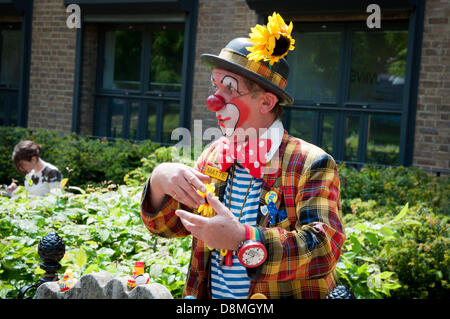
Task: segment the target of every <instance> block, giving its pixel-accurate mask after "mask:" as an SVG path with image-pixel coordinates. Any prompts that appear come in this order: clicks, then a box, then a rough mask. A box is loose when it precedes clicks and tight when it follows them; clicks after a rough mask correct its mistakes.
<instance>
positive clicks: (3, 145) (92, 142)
mask: <svg viewBox="0 0 450 319" xmlns="http://www.w3.org/2000/svg"><path fill="white" fill-rule="evenodd" d="M25 139H30V140H32V141H34V142H36V143H38V144H41V145H42V154H41V157H42V159H43V160H45V161H47V162H49V163H52V164H53V165H55V166H56V167H58V169H59V170H60V171H61V173H62V174H63V176H64V177H69V183H70V184H71V185H76V186H87V185H89V184H92V185H97V186H98V185H100V184H101V183H102V182H105V181H111V182H112V183H115V184H122V183H123V178H124V176H125V174H127V173H128V172H130V171H131V170H133V169H135V168H137V167H139V166H140V165H141V159H142V158H143V157H146V156H148V155H149V154H151V153H153V152H154V151H155V149H156V148H157V147H158V146H159V145H158V144H157V143H153V142H151V141H142V142H139V143H133V142H131V141H128V140H123V139H115V140H114V141H107V140H99V139H89V138H87V137H84V136H80V135H76V134H61V133H55V132H51V131H45V130H36V131H31V130H29V129H25V128H20V127H17V128H12V127H1V126H0V168H1V169H0V183H1V184H7V185H9V184H10V183H11V178H15V179H16V180H18V181H19V183H21V184H23V179H24V177H23V176H22V175H20V174H19V172H17V170H16V169H15V167H14V165H13V163H12V160H11V155H12V151H13V149H14V146H15V145H16V144H17V143H18V142H20V141H21V140H25Z"/></svg>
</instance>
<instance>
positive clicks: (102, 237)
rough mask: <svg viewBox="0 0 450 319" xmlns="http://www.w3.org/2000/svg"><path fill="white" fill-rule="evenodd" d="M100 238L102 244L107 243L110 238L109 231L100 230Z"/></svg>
mask: <svg viewBox="0 0 450 319" xmlns="http://www.w3.org/2000/svg"><path fill="white" fill-rule="evenodd" d="M98 236H99V237H100V240H101V241H102V242H105V241H107V240H108V238H109V231H108V230H107V229H99V231H98Z"/></svg>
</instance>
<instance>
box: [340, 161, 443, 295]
mask: <svg viewBox="0 0 450 319" xmlns="http://www.w3.org/2000/svg"><path fill="white" fill-rule="evenodd" d="M339 172H340V178H341V195H342V207H343V220H344V225H345V231H346V235H347V240H346V242H345V244H344V249H343V254H342V257H341V261H340V263H339V264H338V272H339V275H340V276H339V277H340V279H341V281H343V282H344V283H346V284H348V285H349V286H351V288H352V290H353V291H354V292H355V294H356V295H357V297H360V298H367V297H370V298H382V297H383V296H391V297H392V298H447V297H448V296H449V291H450V270H449V269H450V254H449V251H450V250H449V248H450V232H449V217H448V216H449V209H450V208H449V207H450V205H449V192H450V178H449V177H433V176H430V175H428V174H426V173H424V172H421V171H420V170H418V169H415V168H404V167H389V168H375V167H366V168H364V169H362V170H361V171H360V172H358V171H356V170H354V169H351V168H347V167H345V165H341V166H340V168H339ZM383 274H384V275H383Z"/></svg>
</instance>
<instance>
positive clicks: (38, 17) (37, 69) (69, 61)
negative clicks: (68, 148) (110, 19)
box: [28, 0, 76, 133]
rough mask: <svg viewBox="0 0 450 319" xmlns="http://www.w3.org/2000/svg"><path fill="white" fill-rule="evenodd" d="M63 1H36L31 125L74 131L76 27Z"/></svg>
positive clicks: (34, 7) (32, 42) (32, 127)
mask: <svg viewBox="0 0 450 319" xmlns="http://www.w3.org/2000/svg"><path fill="white" fill-rule="evenodd" d="M67 16H68V14H67V13H66V9H65V7H64V5H63V1H62V0H39V1H33V26H32V36H31V37H32V40H31V69H30V97H29V112H28V127H29V128H31V129H37V128H45V129H49V130H54V131H58V132H65V133H69V132H71V128H72V99H73V87H74V86H73V84H74V82H73V81H74V74H75V73H74V72H75V47H76V29H69V28H68V27H67V25H66V19H67Z"/></svg>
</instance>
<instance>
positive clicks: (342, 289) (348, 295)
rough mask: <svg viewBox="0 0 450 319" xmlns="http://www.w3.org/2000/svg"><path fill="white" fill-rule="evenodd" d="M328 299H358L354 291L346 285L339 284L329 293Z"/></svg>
mask: <svg viewBox="0 0 450 319" xmlns="http://www.w3.org/2000/svg"><path fill="white" fill-rule="evenodd" d="M325 298H326V299H356V298H355V295H354V294H353V292H352V291H351V290H350V289H348V288H347V287H346V286H343V285H341V286H337V287H336V288H334V289H333V290H332V291H330V292H329V293H328V295H327V296H326V297H325Z"/></svg>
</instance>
